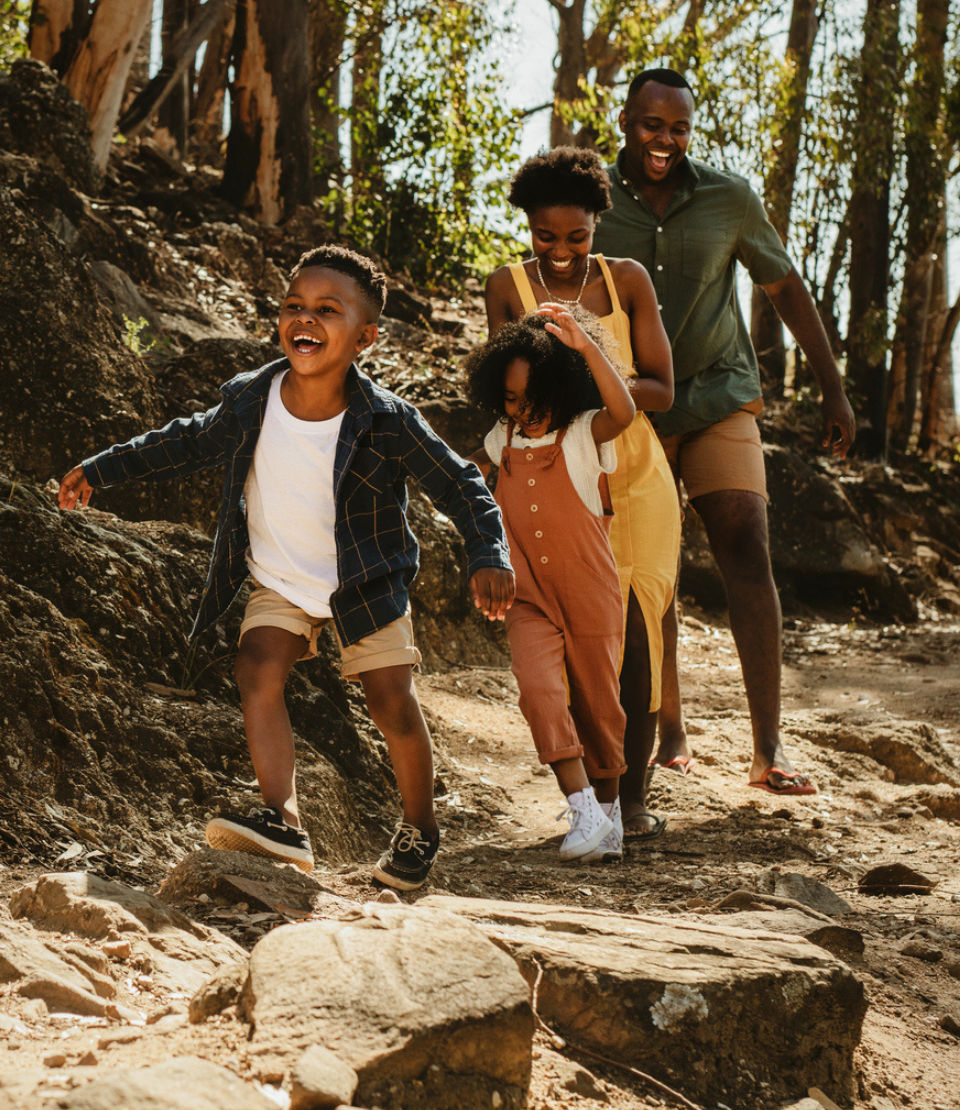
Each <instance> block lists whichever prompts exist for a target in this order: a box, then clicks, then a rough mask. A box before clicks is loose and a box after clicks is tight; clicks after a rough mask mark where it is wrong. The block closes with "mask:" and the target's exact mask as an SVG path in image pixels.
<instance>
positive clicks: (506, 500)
mask: <svg viewBox="0 0 960 1110" xmlns="http://www.w3.org/2000/svg"><path fill="white" fill-rule="evenodd" d="M565 433H566V429H563V430H562V431H561V432H560V435H559V436H558V437H557V442H556V443H554V444H551V445H549V446H546V447H534V446H533V445H532V441H523V445H522V446H520V447H514V446H511V441H512V437H513V424H511V425H510V427H509V429H508V432H507V446H506V447H504V449H503V454H502V455H501V459H500V474H499V477H498V479H497V489H496V500H497V503H498V504H499V505H500V508H501V510H502V512H503V518H504V525H505V528H506V532H507V538H508V540H509V541H510V560H511V562H512V564H513V570H514V573H515V574H516V578H517V597H516V601H515V602H514V603H513V606H512V608H511V609H510V610H509V611H508V612H507V619H506V627H507V635H508V636H509V639H510V648H511V651H512V654H513V673H514V674H515V675H516V677H517V683H518V685H519V687H520V711H521V712H522V713H523V715H524V717H525V718H526V721H527V723H528V724H529V725H530V731H531V732H532V733H533V740H534V743H535V744H536V747H537V753H538V755H539V756H540V762H541V763H553V762H554V761H556V760H559V759H567V758H571V757H575V756H582V757H583V762H584V766H585V768H586V771H587V774H588V775H589V777H590V778H612V777H614V776H616V775H620V774H622V773H623V772H624V771H625V770H626V765H625V764H624V762H623V730H624V726H625V724H626V716H625V714H624V712H623V710H622V709H621V707H620V683H619V680H618V678H617V666H618V661H619V657H620V642H621V638H622V635H623V602H622V599H621V596H620V582H619V578H618V576H617V566H616V563H615V562H614V559H613V552H612V551H611V550H610V540H609V532H610V517H609V516H603V517H597V516H594V514H593V513H592V512H591V511H590V510H589V509H588V508H587V506H586V505H585V504H584V503H583V500H582V498H581V497H580V495H579V494H578V493H577V491H576V489H575V488H574V485H573V482H572V481H571V479H570V475H569V473H568V472H567V464H566V461H565V460H564V457H563V448H562V443H563V437H564V435H565ZM564 672H566V679H567V683H566V684H565V683H564ZM567 685H569V704H568V698H567Z"/></svg>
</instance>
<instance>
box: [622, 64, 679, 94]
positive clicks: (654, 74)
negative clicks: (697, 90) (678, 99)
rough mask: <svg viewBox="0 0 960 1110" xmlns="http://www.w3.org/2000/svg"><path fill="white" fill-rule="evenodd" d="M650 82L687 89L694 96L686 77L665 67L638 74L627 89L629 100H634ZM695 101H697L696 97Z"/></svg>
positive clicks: (646, 70) (672, 87)
mask: <svg viewBox="0 0 960 1110" xmlns="http://www.w3.org/2000/svg"><path fill="white" fill-rule="evenodd" d="M648 81H656V83H657V84H658V85H666V86H667V87H668V88H671V89H686V90H687V92H688V93H689V94H690V95H691V96H693V89H692V88H690V84H689V82H688V81H687V79H686V77H684V76H683V74H682V73H677V71H676V70H675V69H667V68H666V67H664V68H662V69H645V70H644V71H643V73H638V74H637V76H636V77H634V79H633V80H632V81H631V82H630V88H629V89H627V100H631V99H633V97H635V96H636V95H637V93H638V92H639V91H640V90H641V89H642V88H643V86H644V85H645V84H646V83H647V82H648ZM694 100H696V97H694Z"/></svg>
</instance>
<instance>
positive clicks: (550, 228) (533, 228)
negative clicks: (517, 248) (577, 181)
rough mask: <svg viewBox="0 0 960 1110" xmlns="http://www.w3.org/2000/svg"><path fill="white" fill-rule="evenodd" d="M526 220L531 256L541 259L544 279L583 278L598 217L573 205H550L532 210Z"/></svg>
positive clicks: (565, 279)
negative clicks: (531, 249) (528, 224)
mask: <svg viewBox="0 0 960 1110" xmlns="http://www.w3.org/2000/svg"><path fill="white" fill-rule="evenodd" d="M528 220H529V222H530V241H531V245H532V247H533V253H534V254H535V255H536V256H537V258H538V259H539V260H540V268H541V269H542V271H543V276H544V277H545V278H546V280H547V281H549V280H550V279H551V278H553V279H554V280H559V281H569V280H572V279H574V278H576V277H583V267H584V266H585V265H586V264H587V262H586V260H587V256H588V255H589V254H590V248H591V247H592V246H593V233H594V231H595V230H596V227H597V217H596V216H595V215H594V214H593V213H592V212H588V211H587V210H586V209H585V208H577V207H576V206H575V205H571V204H552V205H548V206H547V207H545V208H535V209H534V210H533V211H532V212H531V213H530V215H529V217H528Z"/></svg>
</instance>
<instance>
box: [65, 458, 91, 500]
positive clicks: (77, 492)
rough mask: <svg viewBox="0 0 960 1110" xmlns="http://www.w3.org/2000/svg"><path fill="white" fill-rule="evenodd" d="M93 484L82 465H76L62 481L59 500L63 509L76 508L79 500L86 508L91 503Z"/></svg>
mask: <svg viewBox="0 0 960 1110" xmlns="http://www.w3.org/2000/svg"><path fill="white" fill-rule="evenodd" d="M92 493H93V486H91V485H90V483H89V482H88V481H87V479H86V475H85V474H84V473H83V467H82V466H75V467H74V468H73V470H71V471H70V473H69V474H67V475H65V476H64V479H63V481H62V482H61V483H60V493H59V495H58V501H59V504H60V508H61V509H75V508H76V507H77V502H78V501H79V502H80V504H81V506H83V507H84V508H86V506H87V505H88V504H89V503H90V495H91V494H92Z"/></svg>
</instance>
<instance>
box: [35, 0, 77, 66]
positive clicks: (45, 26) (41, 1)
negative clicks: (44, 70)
mask: <svg viewBox="0 0 960 1110" xmlns="http://www.w3.org/2000/svg"><path fill="white" fill-rule="evenodd" d="M92 19H93V4H92V2H91V0H33V7H32V8H31V9H30V30H29V32H28V34H27V46H28V47H29V49H30V56H31V57H32V58H37V59H39V61H41V62H46V64H47V65H48V66H49V67H50V68H51V69H52V70H53V71H54V73H56V74H57V76H58V77H61V78H62V77H63V75H64V74H65V73H66V72H67V69H68V67H69V65H70V63H71V62H72V61H73V59H74V55H75V54H76V53H77V51H78V50H79V48H80V44H81V43H82V42H83V40H84V38H85V37H86V34H87V31H88V30H89V29H90V23H91V20H92Z"/></svg>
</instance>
